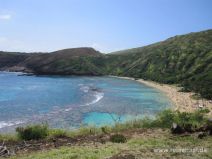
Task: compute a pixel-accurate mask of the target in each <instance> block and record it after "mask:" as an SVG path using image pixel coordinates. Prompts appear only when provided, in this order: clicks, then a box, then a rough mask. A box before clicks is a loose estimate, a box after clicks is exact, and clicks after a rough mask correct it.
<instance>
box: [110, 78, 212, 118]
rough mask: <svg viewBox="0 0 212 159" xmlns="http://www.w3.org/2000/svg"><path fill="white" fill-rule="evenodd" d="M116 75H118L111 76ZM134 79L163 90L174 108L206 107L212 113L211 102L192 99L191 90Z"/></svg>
mask: <svg viewBox="0 0 212 159" xmlns="http://www.w3.org/2000/svg"><path fill="white" fill-rule="evenodd" d="M113 77H118V76H113ZM118 78H122V79H129V80H135V79H134V78H130V77H118ZM135 81H137V82H140V83H143V84H145V85H147V86H150V87H153V88H156V89H159V90H160V91H162V92H164V93H165V94H166V96H167V97H168V98H170V99H171V100H172V102H173V104H174V106H173V107H172V108H173V109H174V110H179V111H185V112H192V111H195V110H197V109H204V108H207V109H209V110H210V113H209V115H212V103H210V102H209V100H205V99H199V100H197V99H194V98H193V95H194V93H193V92H180V91H179V90H180V89H181V88H180V87H177V86H175V85H169V84H160V83H157V82H153V81H147V80H143V79H136V80H135Z"/></svg>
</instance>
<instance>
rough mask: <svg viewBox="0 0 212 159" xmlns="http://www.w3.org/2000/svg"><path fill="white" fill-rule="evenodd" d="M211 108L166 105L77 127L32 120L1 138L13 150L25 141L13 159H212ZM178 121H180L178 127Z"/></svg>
mask: <svg viewBox="0 0 212 159" xmlns="http://www.w3.org/2000/svg"><path fill="white" fill-rule="evenodd" d="M208 112H209V110H205V109H204V110H198V111H196V112H193V113H186V112H177V111H171V110H165V111H163V112H161V113H159V114H158V115H157V116H156V118H155V119H149V118H144V119H139V120H134V121H129V122H126V123H116V124H115V126H104V127H93V126H88V127H81V128H79V129H77V130H72V131H68V130H61V129H50V128H48V126H47V125H46V124H43V125H31V126H27V127H19V128H17V129H16V131H17V134H16V135H15V136H14V135H13V136H8V135H7V136H5V135H1V136H0V141H4V144H5V145H7V146H8V149H9V150H10V151H12V150H14V149H16V148H17V146H20V145H22V146H21V147H19V148H18V149H17V150H16V151H15V152H14V153H15V154H16V155H15V156H13V155H12V158H13V159H20V158H23V159H25V158H26V159H27V158H35V159H38V158H44V159H45V158H46V159H47V158H52V159H54V158H55V159H67V158H69V159H70V158H73V159H74V158H76V159H78V158H82V159H84V158H85V159H87V158H90V159H95V158H100V159H102V158H110V157H111V159H113V158H114V159H115V158H118V157H120V156H122V157H123V156H125V158H127V159H128V158H129V159H130V157H131V158H132V157H134V158H135V157H138V158H139V157H140V158H141V157H144V158H146V157H150V158H161V157H176V158H180V157H181V158H183V157H185V156H186V158H211V157H212V151H211V150H212V137H211V135H212V131H211V130H212V122H211V120H210V119H208V117H207V113H208ZM173 123H175V124H176V125H177V126H178V129H177V131H174V130H175V129H176V127H173ZM179 128H180V131H179ZM23 141H24V142H23ZM68 145H69V146H68ZM55 148H57V149H55ZM41 150H42V151H44V152H40V151H41ZM37 151H39V152H37ZM176 151H177V152H176ZM193 151H194V152H193ZM188 155H189V157H188ZM112 156H113V157H112Z"/></svg>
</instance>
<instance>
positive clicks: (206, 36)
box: [0, 30, 212, 99]
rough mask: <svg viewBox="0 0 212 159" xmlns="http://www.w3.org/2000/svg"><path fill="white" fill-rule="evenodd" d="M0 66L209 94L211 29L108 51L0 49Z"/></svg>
mask: <svg viewBox="0 0 212 159" xmlns="http://www.w3.org/2000/svg"><path fill="white" fill-rule="evenodd" d="M0 70H9V71H24V72H32V73H35V74H62V75H117V76H128V77H134V78H143V79H148V80H153V81H157V82H160V83H168V84H180V85H182V86H184V91H195V92H198V93H200V94H201V95H202V96H203V97H205V98H208V99H211V98H212V87H210V86H212V30H206V31H202V32H197V33H190V34H186V35H180V36H175V37H172V38H169V39H167V40H165V41H162V42H158V43H155V44H152V45H148V46H144V47H140V48H133V49H128V50H123V51H118V52H114V53H111V54H101V53H99V52H98V51H95V50H94V49H92V48H75V49H65V50H60V51H55V52H52V53H33V54H26V53H5V52H0Z"/></svg>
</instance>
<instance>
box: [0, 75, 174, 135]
mask: <svg viewBox="0 0 212 159" xmlns="http://www.w3.org/2000/svg"><path fill="white" fill-rule="evenodd" d="M171 105H172V103H171V101H170V100H169V99H168V98H167V97H166V96H165V94H163V93H162V92H160V91H159V90H157V89H154V88H151V87H149V86H146V85H144V84H141V83H138V82H136V81H133V80H127V79H119V78H115V77H108V76H102V77H91V76H44V75H42V76H35V75H30V76H29V75H25V74H23V73H11V72H0V132H7V131H14V129H15V127H18V126H24V125H29V124H36V123H48V125H49V126H50V127H53V128H64V129H72V128H77V127H79V126H80V125H96V126H103V125H108V124H109V125H112V124H114V123H115V122H117V121H120V122H123V121H127V120H131V119H134V118H142V117H144V116H149V117H154V116H155V114H156V113H158V112H159V111H161V110H164V109H166V108H169V107H171Z"/></svg>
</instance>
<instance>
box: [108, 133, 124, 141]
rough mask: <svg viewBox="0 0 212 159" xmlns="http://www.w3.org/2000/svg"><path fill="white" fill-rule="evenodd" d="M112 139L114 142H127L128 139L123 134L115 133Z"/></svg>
mask: <svg viewBox="0 0 212 159" xmlns="http://www.w3.org/2000/svg"><path fill="white" fill-rule="evenodd" d="M110 141H111V142H114V143H125V142H126V141H127V139H126V137H125V136H124V135H122V134H114V135H112V136H111V137H110Z"/></svg>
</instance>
